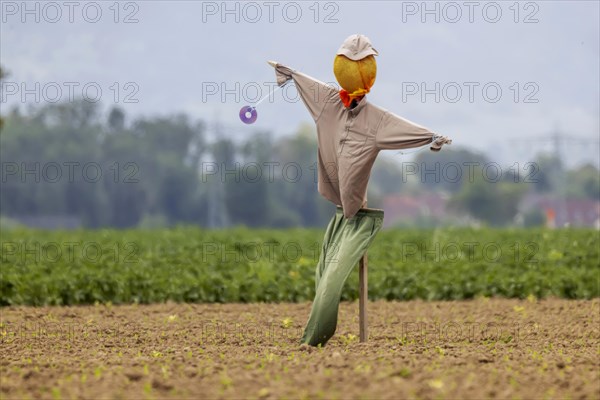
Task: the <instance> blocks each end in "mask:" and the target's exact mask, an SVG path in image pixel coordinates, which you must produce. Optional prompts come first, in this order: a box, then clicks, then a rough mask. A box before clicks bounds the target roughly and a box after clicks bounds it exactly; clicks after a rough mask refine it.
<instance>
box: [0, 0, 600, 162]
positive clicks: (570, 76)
mask: <svg viewBox="0 0 600 400" xmlns="http://www.w3.org/2000/svg"><path fill="white" fill-rule="evenodd" d="M22 4H23V3H22V2H21V1H16V2H12V1H2V2H1V13H2V15H1V19H2V20H1V22H2V25H1V28H0V33H1V40H0V44H1V50H0V51H1V53H0V57H1V63H2V65H3V66H4V67H5V68H7V69H8V70H9V71H10V74H11V76H10V77H9V78H8V79H7V81H8V82H9V83H10V91H12V92H14V93H8V92H9V91H8V90H7V87H6V85H5V90H4V93H3V98H2V104H1V105H2V108H3V110H6V109H7V108H8V107H9V106H10V105H12V104H15V103H20V102H21V101H22V95H23V94H24V93H23V91H22V89H23V88H26V89H29V90H31V92H29V93H27V94H25V100H26V102H27V103H35V102H37V101H39V102H40V103H44V102H47V101H53V100H55V99H61V100H68V99H69V92H70V90H71V91H73V93H74V94H75V95H78V96H81V95H82V93H83V88H84V87H85V88H86V93H87V95H88V96H89V97H91V98H100V100H101V102H102V104H103V105H104V106H105V107H108V106H111V105H112V104H115V102H118V104H119V105H120V106H122V107H123V108H124V109H125V110H126V111H127V113H128V114H129V115H130V116H133V115H150V114H156V113H158V114H170V113H176V112H186V113H188V114H190V115H191V116H192V117H194V118H198V119H203V120H207V121H215V120H217V119H218V120H219V121H221V122H222V123H223V124H224V125H225V126H227V127H229V129H228V132H229V134H231V135H234V136H235V137H241V136H243V135H245V134H246V133H247V132H251V131H252V130H253V129H261V130H262V129H266V130H272V131H274V132H276V134H278V135H283V134H289V133H292V132H294V131H295V130H296V129H297V128H298V125H299V124H300V123H301V122H303V121H310V116H309V114H308V112H307V111H306V110H305V108H304V106H303V105H302V104H301V103H300V102H295V95H296V92H295V90H293V89H294V88H293V87H292V88H290V89H289V90H288V91H284V90H281V91H279V92H277V93H276V94H275V96H274V100H273V101H270V100H267V101H265V102H263V103H262V104H261V105H260V106H258V113H259V117H258V121H257V122H256V123H255V124H254V125H253V126H246V125H243V124H242V123H241V122H240V121H239V119H238V111H239V109H240V107H242V106H243V105H245V104H251V103H252V102H253V101H255V100H256V99H257V98H259V97H262V96H264V95H267V93H268V89H269V87H271V86H269V85H270V84H271V85H272V83H273V82H274V78H275V74H274V71H273V69H272V68H271V67H270V66H268V65H267V64H266V61H267V60H270V59H272V60H276V61H279V62H281V63H283V64H286V65H289V66H291V67H293V68H295V69H298V70H300V71H302V72H304V73H307V74H309V75H311V76H314V77H316V78H318V79H320V80H323V81H326V82H335V78H334V75H333V70H332V63H333V58H334V56H335V53H336V50H337V49H338V47H339V46H340V44H341V43H342V41H343V40H344V39H345V38H346V37H347V36H348V35H350V34H353V33H363V34H365V35H367V36H369V37H370V39H371V41H372V42H373V45H374V47H375V48H376V49H377V50H378V51H379V57H377V63H378V74H377V80H376V83H375V85H374V87H373V89H372V91H371V93H370V94H369V95H368V99H369V101H371V102H373V103H376V104H378V105H380V106H382V107H384V108H387V109H389V110H390V111H393V112H394V113H396V114H399V115H401V116H404V117H406V118H408V119H410V120H413V121H415V122H418V123H419V124H421V125H424V126H427V127H429V128H430V129H432V130H434V131H436V132H439V133H442V134H445V135H448V136H450V137H452V138H453V139H454V143H455V144H457V145H467V146H472V147H475V148H477V149H481V150H485V151H488V152H490V153H491V152H493V154H494V155H495V156H497V157H501V158H502V160H503V161H504V162H506V163H510V162H512V161H519V160H523V159H527V157H532V156H533V154H534V152H535V149H538V148H539V149H548V150H549V149H550V148H551V147H550V142H548V141H545V140H544V139H540V140H538V141H531V142H526V141H521V142H510V141H508V139H509V138H524V139H525V138H538V137H540V135H544V134H548V133H550V132H551V131H553V130H554V129H555V128H557V127H558V128H559V129H560V131H561V132H563V133H565V134H568V135H573V136H578V137H587V138H596V139H597V138H598V136H599V131H600V128H599V126H600V124H599V108H600V103H599V85H600V84H599V75H600V74H599V71H600V65H599V59H600V44H599V36H600V32H599V13H600V10H599V2H597V1H536V2H518V3H517V2H514V1H507V2H485V1H472V2H468V1H464V2H463V1H458V2H426V3H425V2H422V1H417V2H391V1H390V2H365V1H352V2H339V1H336V2H319V3H317V2H314V1H308V2H280V1H272V2H269V1H266V2H260V1H259V2H227V3H223V2H221V1H219V2H195V1H181V2H175V1H169V2H167V1H135V2H119V3H116V2H114V1H106V2H95V3H94V2H77V1H75V2H72V3H68V2H66V3H65V2H60V1H59V2H55V3H47V2H28V3H26V7H23V5H22ZM25 8H26V9H25ZM36 19H37V20H36ZM23 20H25V22H23ZM126 22H128V23H126ZM36 83H37V84H39V90H36ZM22 84H23V85H26V86H25V87H23V86H22ZM57 87H60V88H61V93H59V92H58V91H57ZM70 88H71V89H70ZM257 88H258V89H260V92H257ZM98 89H100V90H101V91H102V93H101V95H97V90H98ZM499 91H500V92H499ZM36 95H37V96H38V97H39V98H38V99H36ZM436 97H437V98H436ZM127 101H137V103H132V102H127ZM563 150H564V152H565V154H568V155H569V156H571V158H572V159H582V158H585V159H592V160H595V161H596V163H597V160H598V158H599V151H600V150H599V148H598V144H597V142H592V143H591V145H590V143H588V144H585V143H584V145H565V147H564V149H563Z"/></svg>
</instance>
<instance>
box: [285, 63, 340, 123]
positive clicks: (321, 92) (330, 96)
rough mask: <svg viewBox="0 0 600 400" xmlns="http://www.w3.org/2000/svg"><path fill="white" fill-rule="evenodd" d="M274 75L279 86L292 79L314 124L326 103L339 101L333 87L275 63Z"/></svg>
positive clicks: (336, 91)
mask: <svg viewBox="0 0 600 400" xmlns="http://www.w3.org/2000/svg"><path fill="white" fill-rule="evenodd" d="M275 74H276V76H277V84H278V85H279V86H281V85H283V84H284V83H286V82H287V81H289V80H290V79H293V81H294V84H295V85H296V89H297V90H298V93H299V94H300V98H301V99H302V101H303V102H304V105H305V106H306V108H307V109H308V111H309V112H310V115H311V116H312V117H313V120H315V122H316V121H317V120H318V119H319V117H320V116H321V113H322V112H323V109H324V108H325V106H326V105H327V104H328V103H332V102H335V101H340V100H339V95H338V90H337V89H336V88H335V87H333V86H330V85H328V84H326V83H323V82H321V81H319V80H317V79H314V78H312V77H310V76H308V75H305V74H303V73H301V72H298V71H296V70H293V69H291V68H289V67H286V66H284V65H281V64H279V63H276V65H275Z"/></svg>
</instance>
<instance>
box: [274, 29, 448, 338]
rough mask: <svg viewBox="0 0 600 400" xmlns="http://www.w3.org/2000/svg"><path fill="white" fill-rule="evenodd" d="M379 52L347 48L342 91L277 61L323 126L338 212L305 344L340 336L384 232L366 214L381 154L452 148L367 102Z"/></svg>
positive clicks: (337, 67) (325, 169)
mask: <svg viewBox="0 0 600 400" xmlns="http://www.w3.org/2000/svg"><path fill="white" fill-rule="evenodd" d="M376 55H379V54H378V52H377V50H375V49H374V48H373V46H372V45H371V42H370V40H369V39H368V38H367V37H366V36H363V35H359V34H356V35H351V36H349V37H348V38H347V39H346V40H345V41H344V43H342V46H341V47H340V48H339V50H338V52H337V55H336V57H335V60H334V63H333V72H334V74H335V77H336V79H337V81H338V83H339V85H340V86H341V88H342V89H341V90H338V89H337V88H335V87H332V86H330V85H327V84H325V83H323V82H321V81H318V80H316V79H314V78H312V77H310V76H308V75H305V74H303V73H301V72H298V71H296V70H293V69H291V68H289V67H286V66H284V65H282V64H279V63H277V62H274V61H269V64H270V65H271V66H273V67H274V68H275V71H276V76H277V83H278V85H279V86H280V87H281V86H282V85H284V84H285V83H286V82H287V81H289V80H290V79H291V80H293V81H294V83H295V85H296V88H297V90H298V92H299V94H300V97H301V98H302V101H303V102H304V104H305V105H306V107H307V108H308V111H309V112H310V114H311V116H312V118H313V119H314V121H315V123H316V125H317V137H318V139H317V141H318V190H319V193H320V194H321V195H322V196H324V197H325V198H326V199H327V200H329V201H331V202H333V203H334V204H336V206H337V210H336V213H335V215H334V216H333V218H332V219H331V221H330V222H329V225H328V226H327V229H326V231H325V237H324V239H323V246H322V251H321V255H320V259H319V262H318V264H317V268H316V273H315V285H316V294H315V298H314V301H313V304H312V309H311V312H310V317H309V319H308V322H307V324H306V327H305V330H304V335H303V337H302V339H301V342H302V343H306V344H309V345H311V346H318V345H325V344H326V343H327V341H328V340H329V339H330V338H331V337H332V336H333V334H334V333H335V329H336V325H337V315H338V307H339V302H340V298H341V293H342V288H343V286H344V283H345V282H346V279H347V278H348V276H349V275H350V273H351V272H352V270H353V268H354V266H355V265H356V264H357V263H358V261H359V260H360V259H361V257H363V255H364V254H365V253H366V251H367V249H368V247H369V246H370V245H371V243H372V242H373V239H374V238H375V235H376V234H377V233H378V232H379V230H380V229H381V226H382V224H383V210H376V209H370V208H366V203H367V183H368V181H369V176H370V173H371V168H372V166H373V163H374V162H375V159H376V158H377V155H378V153H379V152H380V151H381V150H387V149H406V148H413V147H420V146H424V145H428V144H431V146H430V148H431V150H433V151H439V150H440V149H441V147H442V146H443V145H444V144H450V143H451V142H452V141H451V140H450V139H448V138H447V137H445V136H439V135H436V134H435V133H433V132H431V131H429V130H428V129H426V128H424V127H422V126H420V125H417V124H415V123H413V122H411V121H408V120H407V119H404V118H402V117H400V116H398V115H395V114H393V113H391V112H389V111H387V110H385V109H383V108H381V107H378V106H376V105H374V104H371V103H369V102H367V97H366V94H367V93H369V91H370V89H371V87H372V86H373V84H374V83H375V77H376V74H377V63H376V62H375V57H374V56H376Z"/></svg>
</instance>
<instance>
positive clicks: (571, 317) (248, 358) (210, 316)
mask: <svg viewBox="0 0 600 400" xmlns="http://www.w3.org/2000/svg"><path fill="white" fill-rule="evenodd" d="M309 311H310V304H309V303H304V304H223V305H221V304H200V305H191V304H175V303H172V304H170V303H167V304H159V305H127V306H111V305H97V306H86V307H45V308H28V307H16V308H3V309H0V313H1V326H0V351H1V365H0V397H1V398H2V399H26V398H31V399H38V398H44V399H45V398H49V399H57V398H67V399H70V398H78V399H79V398H83V399H101V398H111V399H112V398H121V399H160V398H310V399H313V398H327V399H330V398H338V399H347V398H358V399H367V398H368V399H373V398H377V399H379V398H381V399H384V398H387V399H399V398H472V399H481V398H517V399H518V398H521V399H525V398H527V399H528V398H571V399H598V398H600V361H599V360H600V317H599V316H600V301H599V300H598V299H594V300H591V301H567V300H558V299H547V300H535V299H529V300H506V299H486V298H480V299H476V300H472V301H461V302H422V301H411V302H402V303H399V302H373V303H370V304H369V323H370V326H369V328H370V337H369V341H368V342H367V343H359V341H358V337H357V336H358V305H357V303H342V304H341V306H340V315H339V321H338V329H337V333H336V335H335V336H334V337H333V339H332V340H331V341H330V342H329V343H328V344H327V346H325V347H323V348H312V347H306V346H300V345H299V344H298V339H299V337H300V336H301V334H302V328H303V326H304V322H305V321H306V318H307V317H308V313H309Z"/></svg>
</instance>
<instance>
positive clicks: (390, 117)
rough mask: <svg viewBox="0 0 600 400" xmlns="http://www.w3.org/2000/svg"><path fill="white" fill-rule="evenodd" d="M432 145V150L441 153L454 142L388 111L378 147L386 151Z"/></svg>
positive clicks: (384, 118)
mask: <svg viewBox="0 0 600 400" xmlns="http://www.w3.org/2000/svg"><path fill="white" fill-rule="evenodd" d="M429 143H432V145H431V147H430V148H431V150H433V151H439V150H440V149H441V148H442V146H443V145H444V144H451V143H452V140H451V139H449V138H448V137H446V136H441V135H437V134H435V133H433V132H431V131H430V130H429V129H427V128H425V127H423V126H421V125H418V124H415V123H414V122H411V121H409V120H407V119H405V118H402V117H400V116H398V115H396V114H393V113H391V112H389V111H386V112H385V113H384V115H383V117H382V118H381V121H380V123H379V127H378V129H377V147H379V149H381V150H386V149H409V148H413V147H420V146H424V145H426V144H429Z"/></svg>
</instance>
